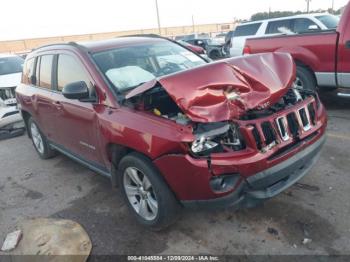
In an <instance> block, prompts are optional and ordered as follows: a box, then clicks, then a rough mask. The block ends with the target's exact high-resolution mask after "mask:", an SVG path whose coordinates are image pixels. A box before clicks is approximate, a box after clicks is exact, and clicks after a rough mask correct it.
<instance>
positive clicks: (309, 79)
mask: <svg viewBox="0 0 350 262" xmlns="http://www.w3.org/2000/svg"><path fill="white" fill-rule="evenodd" d="M294 86H295V87H296V88H298V89H301V90H307V91H313V92H315V91H316V90H317V87H316V80H315V77H314V75H313V74H312V73H311V72H310V70H308V69H307V68H306V67H304V66H297V73H296V79H295V82H294Z"/></svg>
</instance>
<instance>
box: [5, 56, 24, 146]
mask: <svg viewBox="0 0 350 262" xmlns="http://www.w3.org/2000/svg"><path fill="white" fill-rule="evenodd" d="M23 62H24V60H23V59H22V58H20V57H18V56H15V55H9V54H2V55H0V139H4V138H9V137H14V136H18V135H22V134H23V133H24V131H25V129H24V123H23V119H22V117H21V115H20V112H19V110H18V108H17V101H16V96H15V89H16V86H17V85H18V84H19V83H20V82H21V75H22V65H23Z"/></svg>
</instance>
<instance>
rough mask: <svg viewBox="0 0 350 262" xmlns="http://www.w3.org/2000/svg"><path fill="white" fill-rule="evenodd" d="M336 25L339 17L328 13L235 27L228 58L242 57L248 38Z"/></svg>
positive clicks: (321, 28)
mask: <svg viewBox="0 0 350 262" xmlns="http://www.w3.org/2000/svg"><path fill="white" fill-rule="evenodd" d="M338 23H339V17H337V16H334V15H331V14H328V13H315V14H303V15H296V16H288V17H281V18H274V19H267V20H261V21H254V22H248V23H243V24H241V25H239V26H237V27H236V30H235V33H234V35H233V37H232V39H231V47H230V56H240V55H242V53H243V48H244V46H245V41H246V39H248V38H258V37H264V36H272V35H279V34H300V33H305V32H310V31H318V30H330V29H335V28H336V27H337V26H338Z"/></svg>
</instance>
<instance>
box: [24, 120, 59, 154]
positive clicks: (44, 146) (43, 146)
mask: <svg viewBox="0 0 350 262" xmlns="http://www.w3.org/2000/svg"><path fill="white" fill-rule="evenodd" d="M28 127H29V132H30V136H31V138H32V142H33V145H34V147H35V149H36V151H37V152H38V154H39V156H40V157H41V158H42V159H48V158H52V157H54V156H55V155H56V152H55V151H54V150H53V149H52V148H51V147H50V145H49V143H48V142H47V139H46V137H45V136H44V134H43V133H42V132H41V131H40V129H39V127H38V125H37V124H36V123H35V122H34V120H33V118H29V119H28Z"/></svg>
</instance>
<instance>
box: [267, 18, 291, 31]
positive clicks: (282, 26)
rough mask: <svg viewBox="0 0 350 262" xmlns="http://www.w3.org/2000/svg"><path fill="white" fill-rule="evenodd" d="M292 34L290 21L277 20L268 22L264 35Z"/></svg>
mask: <svg viewBox="0 0 350 262" xmlns="http://www.w3.org/2000/svg"><path fill="white" fill-rule="evenodd" d="M288 32H290V33H292V20H290V19H286V20H278V21H272V22H269V24H268V25H267V29H266V34H280V33H288Z"/></svg>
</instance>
